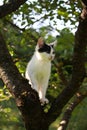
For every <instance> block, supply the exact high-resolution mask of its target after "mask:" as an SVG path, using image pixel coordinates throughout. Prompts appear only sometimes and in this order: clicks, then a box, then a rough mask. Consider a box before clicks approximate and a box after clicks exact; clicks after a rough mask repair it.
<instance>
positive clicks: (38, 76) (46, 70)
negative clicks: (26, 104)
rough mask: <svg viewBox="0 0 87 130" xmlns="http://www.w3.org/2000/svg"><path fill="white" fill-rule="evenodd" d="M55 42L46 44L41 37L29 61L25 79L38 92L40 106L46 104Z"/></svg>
mask: <svg viewBox="0 0 87 130" xmlns="http://www.w3.org/2000/svg"><path fill="white" fill-rule="evenodd" d="M56 44H57V41H55V42H53V43H51V44H46V43H45V42H44V40H43V38H42V37H40V38H39V39H38V42H37V45H36V48H35V52H34V55H33V56H32V58H31V60H30V61H29V63H28V65H27V68H26V72H25V77H26V79H28V80H29V84H31V87H32V88H33V89H35V90H36V91H37V92H38V95H39V99H40V101H41V104H45V103H48V102H49V101H48V99H47V98H46V97H45V96H46V91H47V88H48V82H49V78H50V74H51V61H52V60H53V59H54V56H55V53H54V47H55V46H56Z"/></svg>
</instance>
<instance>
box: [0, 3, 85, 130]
mask: <svg viewBox="0 0 87 130" xmlns="http://www.w3.org/2000/svg"><path fill="white" fill-rule="evenodd" d="M6 2H7V0H4V3H6ZM66 4H67V5H66ZM78 7H79V8H78ZM80 9H81V5H80V3H79V2H77V1H75V2H74V1H67V0H66V1H64V0H58V1H57V0H52V1H50V0H46V1H44V0H42V1H40V0H38V1H30V0H28V1H27V2H26V3H25V4H24V5H23V6H21V7H20V8H19V10H17V11H16V12H15V13H13V14H11V15H8V16H6V17H5V18H3V19H2V20H0V28H1V31H2V33H3V34H4V37H5V40H6V42H7V46H8V49H9V51H10V54H11V56H12V58H13V61H14V63H15V64H16V66H17V67H18V69H19V71H20V72H21V74H22V75H23V76H24V73H25V68H26V65H27V62H28V61H29V60H30V58H31V56H32V54H33V52H34V48H35V45H36V42H37V39H38V37H39V36H43V37H44V38H45V40H46V42H47V43H50V42H52V41H53V40H55V39H56V35H58V36H57V40H58V45H57V47H56V48H55V52H56V57H55V63H56V64H58V65H60V67H61V68H62V70H63V74H64V76H65V78H66V79H67V81H68V80H69V79H70V77H71V73H72V53H73V45H74V35H73V33H72V32H71V31H70V29H69V28H64V29H62V30H59V28H58V27H57V26H58V20H61V22H62V23H64V24H66V23H67V22H69V21H70V24H71V25H73V28H75V27H76V24H75V23H76V22H77V20H78V15H79V12H80ZM34 26H35V28H34ZM54 33H55V35H54ZM55 63H54V62H53V64H52V75H51V78H50V83H49V88H48V92H47V96H48V98H49V99H50V102H52V101H53V99H54V98H55V97H56V96H57V95H58V94H59V93H60V92H61V91H62V90H63V89H64V87H65V85H64V84H63V81H62V79H61V77H60V74H59V73H58V70H57V67H56V66H55ZM86 67H87V64H86ZM86 82H87V79H85V82H84V83H83V86H86V85H87V83H86ZM85 88H86V87H85ZM80 91H82V88H81V90H80ZM84 91H85V89H83V92H84ZM86 102H87V101H86V100H85V101H84V102H83V103H84V104H85V107H84V104H83V105H80V106H79V107H78V108H77V110H75V112H73V117H72V119H71V124H70V125H69V127H68V129H72V127H73V124H75V122H76V121H78V120H79V121H78V123H77V127H75V128H74V130H85V129H86V127H87V126H86V123H84V125H82V126H81V128H79V127H80V126H79V123H80V122H81V121H82V120H83V119H84V118H85V120H87V117H86V116H85V115H86V113H87V112H86V107H87V105H86V104H87V103H86ZM49 106H50V104H49ZM49 106H48V108H49ZM48 108H46V110H48ZM83 110H84V113H85V115H84V117H83ZM77 112H78V113H79V112H80V115H79V116H77ZM15 115H16V116H15ZM76 116H77V118H78V119H77V118H76ZM20 122H21V123H20ZM3 124H5V126H4V125H3ZM80 124H81V123H80ZM83 127H84V128H83ZM2 129H3V130H5V129H9V130H11V129H12V130H13V129H14V130H15V129H18V130H22V129H23V130H24V127H23V123H22V120H21V117H20V114H19V112H18V110H17V108H16V106H15V104H14V100H13V98H12V97H11V95H10V94H9V92H8V90H7V89H6V87H5V86H4V85H3V83H2V81H1V82H0V130H2ZM68 129H67V130H68ZM72 130H73V129H72Z"/></svg>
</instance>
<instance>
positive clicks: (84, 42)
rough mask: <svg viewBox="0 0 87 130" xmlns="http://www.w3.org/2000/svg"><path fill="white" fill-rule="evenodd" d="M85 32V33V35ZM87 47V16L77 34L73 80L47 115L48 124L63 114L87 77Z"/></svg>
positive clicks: (80, 22)
mask: <svg viewBox="0 0 87 130" xmlns="http://www.w3.org/2000/svg"><path fill="white" fill-rule="evenodd" d="M84 32H85V33H84ZM86 46H87V15H86V17H85V19H82V18H80V20H79V26H78V30H77V32H76V34H75V45H74V52H73V61H72V62H73V71H72V78H71V80H70V82H69V84H68V85H67V87H66V88H65V89H64V90H63V91H62V92H61V94H60V95H59V96H58V97H57V98H56V99H55V101H54V102H53V104H52V106H51V108H50V109H49V111H48V113H47V120H48V123H49V124H51V123H52V122H53V121H54V120H55V119H56V118H57V117H58V116H59V115H60V113H61V111H62V109H63V107H64V106H65V105H66V103H67V102H68V101H69V100H70V98H71V97H73V95H74V94H75V93H76V92H77V91H78V89H79V87H80V85H81V83H82V82H83V79H84V77H85V73H86V72H85V65H84V64H85V51H86Z"/></svg>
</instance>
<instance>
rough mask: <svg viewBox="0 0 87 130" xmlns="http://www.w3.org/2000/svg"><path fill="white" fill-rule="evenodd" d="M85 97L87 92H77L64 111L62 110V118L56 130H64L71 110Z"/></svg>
mask: <svg viewBox="0 0 87 130" xmlns="http://www.w3.org/2000/svg"><path fill="white" fill-rule="evenodd" d="M85 97H87V93H86V94H80V93H77V96H76V98H75V100H74V101H73V102H72V103H71V104H70V105H69V106H68V107H67V109H66V111H65V112H64V115H63V118H62V120H61V122H60V124H59V127H58V129H57V130H66V128H67V125H68V123H69V120H70V118H71V115H72V112H73V110H74V109H75V108H76V107H77V105H78V104H80V103H81V102H82V101H83V99H84V98H85Z"/></svg>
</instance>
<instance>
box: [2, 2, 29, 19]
mask: <svg viewBox="0 0 87 130" xmlns="http://www.w3.org/2000/svg"><path fill="white" fill-rule="evenodd" d="M26 1H27V0H14V1H12V2H8V3H7V4H4V5H2V6H0V18H2V17H5V16H6V15H8V14H11V13H12V12H14V11H16V10H17V9H18V8H19V7H20V6H21V5H22V4H24V3H25V2H26Z"/></svg>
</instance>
